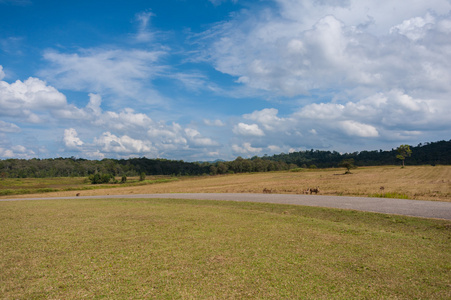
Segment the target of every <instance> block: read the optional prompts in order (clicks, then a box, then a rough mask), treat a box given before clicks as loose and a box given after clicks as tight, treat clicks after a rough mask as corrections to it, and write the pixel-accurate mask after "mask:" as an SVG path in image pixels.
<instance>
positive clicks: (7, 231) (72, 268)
mask: <svg viewBox="0 0 451 300" xmlns="http://www.w3.org/2000/svg"><path fill="white" fill-rule="evenodd" d="M0 228H1V229H2V230H0V241H1V243H0V270H1V272H0V294H1V295H2V296H1V298H2V299H101V298H104V299H152V298H159V299H161V298H163V299H255V298H259V299H450V298H451V276H450V274H451V222H449V221H441V220H429V219H421V218H411V217H401V216H390V215H382V214H374V213H364V212H355V211H341V210H333V209H324V208H313V207H302V206H290V205H272V204H261V203H260V204H257V203H234V202H221V201H193V200H159V199H146V200H143V199H127V200H126V199H110V200H108V199H106V200H85V199H76V200H59V201H57V200H47V201H14V202H0Z"/></svg>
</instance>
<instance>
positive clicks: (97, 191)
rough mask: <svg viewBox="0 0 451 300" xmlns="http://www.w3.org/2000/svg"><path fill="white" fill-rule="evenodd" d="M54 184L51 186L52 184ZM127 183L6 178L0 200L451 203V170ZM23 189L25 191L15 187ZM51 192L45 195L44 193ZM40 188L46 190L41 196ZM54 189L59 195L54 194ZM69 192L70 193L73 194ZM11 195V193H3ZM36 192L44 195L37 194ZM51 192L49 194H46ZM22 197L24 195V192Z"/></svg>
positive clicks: (424, 168)
mask: <svg viewBox="0 0 451 300" xmlns="http://www.w3.org/2000/svg"><path fill="white" fill-rule="evenodd" d="M49 180H50V183H48V182H49ZM127 182H128V183H127V184H108V185H91V184H90V183H88V182H87V181H86V180H85V178H52V179H45V178H44V179H33V178H28V179H8V178H7V179H3V180H0V195H4V196H3V198H6V197H8V198H10V197H11V195H14V189H15V188H21V189H23V190H26V191H27V194H28V195H27V197H30V196H33V197H43V196H74V195H75V194H76V193H77V192H76V190H78V191H80V194H81V195H83V196H93V195H106V194H118V195H124V194H147V193H262V192H263V190H264V189H267V190H271V192H272V193H280V194H302V193H303V192H304V191H305V190H306V189H307V188H313V187H319V189H320V193H321V194H322V195H334V196H364V197H366V196H371V197H388V198H405V199H416V200H438V201H451V166H408V167H406V168H403V169H402V168H400V167H398V166H383V167H360V168H358V169H355V170H352V174H347V175H344V169H316V170H310V169H300V170H298V172H289V171H283V172H267V173H244V174H231V175H217V176H198V177H180V178H177V177H161V176H160V177H157V176H148V178H147V180H146V181H145V182H143V183H140V182H138V181H137V179H136V178H133V179H132V180H128V181H127ZM13 184H18V185H19V187H14V186H13ZM46 188H47V189H49V190H48V191H47V192H48V193H45V194H42V191H43V189H46ZM38 189H41V190H40V191H39V190H38ZM51 189H53V191H52V190H51ZM67 189H69V191H68V190H67ZM5 190H9V193H5V192H3V193H2V191H5ZM33 191H36V192H41V194H36V193H34V192H33ZM44 191H45V190H44ZM19 193H20V192H19Z"/></svg>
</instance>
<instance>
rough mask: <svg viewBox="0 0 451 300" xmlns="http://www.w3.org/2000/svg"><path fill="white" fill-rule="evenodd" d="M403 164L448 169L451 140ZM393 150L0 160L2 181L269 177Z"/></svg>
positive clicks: (386, 155)
mask: <svg viewBox="0 0 451 300" xmlns="http://www.w3.org/2000/svg"><path fill="white" fill-rule="evenodd" d="M410 149H411V150H412V155H411V157H408V158H406V160H405V164H406V165H426V164H427V165H436V164H437V165H451V140H450V141H439V142H432V143H425V144H419V145H417V146H410ZM397 154H398V153H397V151H396V149H392V150H390V151H383V150H375V151H361V152H354V153H344V154H341V153H338V152H336V151H333V152H331V151H319V150H313V149H312V150H308V151H299V152H292V153H289V154H284V153H282V154H277V155H273V156H268V155H265V156H263V157H257V156H255V157H252V158H251V159H244V158H241V157H238V158H237V159H235V160H233V161H217V162H184V161H181V160H167V159H149V158H145V157H142V158H130V159H103V160H87V159H83V158H75V157H70V158H54V159H36V158H35V159H28V160H26V159H5V160H0V177H1V178H6V177H9V178H26V177H85V176H89V175H92V174H98V173H101V174H111V175H113V176H138V175H140V174H143V173H144V174H146V175H174V176H180V175H203V174H210V175H216V174H226V173H244V172H268V171H279V170H288V169H293V168H329V167H339V166H340V163H341V162H342V161H343V160H348V159H353V160H354V162H355V165H356V166H378V165H401V161H400V160H399V159H397V158H396V155H397Z"/></svg>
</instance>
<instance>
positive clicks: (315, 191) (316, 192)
mask: <svg viewBox="0 0 451 300" xmlns="http://www.w3.org/2000/svg"><path fill="white" fill-rule="evenodd" d="M309 190H310V195H311V194H313V193H315V195H316V194H318V193H319V187H316V188H310V189H309Z"/></svg>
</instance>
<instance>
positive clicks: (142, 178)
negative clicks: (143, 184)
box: [139, 172, 146, 181]
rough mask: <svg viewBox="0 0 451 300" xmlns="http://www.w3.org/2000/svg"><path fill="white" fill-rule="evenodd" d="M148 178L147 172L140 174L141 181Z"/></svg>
mask: <svg viewBox="0 0 451 300" xmlns="http://www.w3.org/2000/svg"><path fill="white" fill-rule="evenodd" d="M145 179H146V173H144V172H142V173H141V174H139V181H144V180H145Z"/></svg>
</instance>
